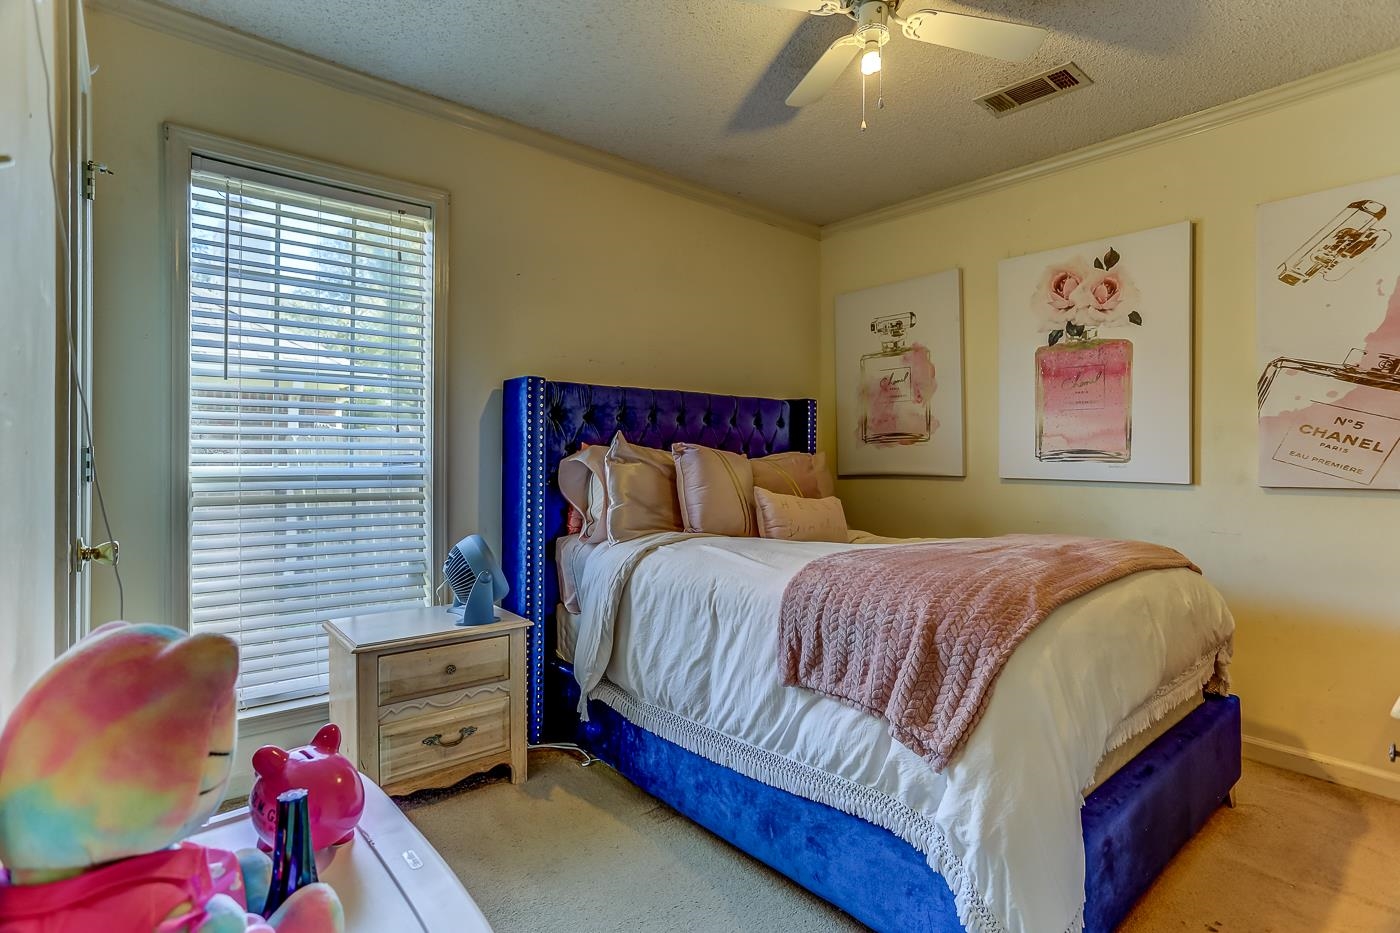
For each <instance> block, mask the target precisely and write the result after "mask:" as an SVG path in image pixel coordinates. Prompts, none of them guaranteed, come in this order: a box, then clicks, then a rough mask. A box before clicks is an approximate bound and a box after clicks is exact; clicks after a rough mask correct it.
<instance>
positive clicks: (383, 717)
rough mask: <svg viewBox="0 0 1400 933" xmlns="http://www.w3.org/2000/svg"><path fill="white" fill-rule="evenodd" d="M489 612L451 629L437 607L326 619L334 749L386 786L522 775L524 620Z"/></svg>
mask: <svg viewBox="0 0 1400 933" xmlns="http://www.w3.org/2000/svg"><path fill="white" fill-rule="evenodd" d="M497 611H498V612H499V614H500V621H498V622H492V623H491V624H490V625H471V626H460V625H457V624H456V621H457V618H458V617H457V616H455V615H453V614H451V613H450V612H449V611H448V609H447V607H445V606H433V607H425V608H422V609H402V610H398V611H395V612H380V613H374V614H372V615H362V616H351V617H349V618H345V619H333V620H332V621H330V622H327V623H325V629H326V633H327V634H328V635H330V646H331V653H330V693H331V701H330V713H331V720H332V721H333V722H335V723H337V724H338V725H339V726H340V730H341V735H342V737H343V745H342V748H341V751H342V753H344V754H345V755H346V756H347V757H348V758H350V760H351V761H353V762H355V764H356V765H357V766H358V767H359V769H360V770H361V771H363V772H364V773H365V774H367V775H369V777H370V778H371V779H372V780H374V781H375V783H377V784H379V786H381V787H383V788H384V790H385V791H386V792H388V793H390V794H408V793H412V792H413V791H416V790H422V789H423V788H426V787H447V786H449V785H452V784H455V783H457V782H458V781H460V780H461V779H462V778H464V777H468V776H469V775H472V774H476V773H478V772H480V771H487V770H489V769H491V768H493V767H495V766H496V765H498V764H508V765H510V779H511V782H512V783H515V784H519V783H520V782H521V781H523V780H525V777H526V751H527V749H526V745H525V704H526V697H525V633H526V630H527V629H529V627H530V622H529V620H527V619H523V618H521V617H520V616H518V615H515V614H514V613H512V612H507V611H505V610H504V609H498V610H497Z"/></svg>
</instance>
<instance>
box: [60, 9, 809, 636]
mask: <svg viewBox="0 0 1400 933" xmlns="http://www.w3.org/2000/svg"><path fill="white" fill-rule="evenodd" d="M88 36H89V43H90V54H91V58H92V61H93V64H94V65H95V66H96V67H98V68H99V69H100V70H99V71H98V73H97V75H96V78H95V80H94V83H95V91H94V93H95V95H96V127H95V134H94V135H95V143H96V152H97V155H98V157H99V158H100V159H101V160H102V161H104V162H106V163H107V164H109V165H110V166H111V167H112V168H113V170H114V171H115V172H116V175H115V177H113V178H110V179H105V180H104V181H103V184H102V190H101V198H100V201H99V202H98V204H97V219H96V244H95V251H96V285H95V293H96V295H97V307H96V341H97V342H96V347H97V352H96V360H95V367H96V375H95V380H96V391H95V392H94V396H95V399H96V403H97V410H96V413H95V417H96V423H97V427H96V430H97V434H98V442H99V444H100V446H101V447H102V449H103V454H104V469H105V472H106V477H105V479H104V488H105V491H106V493H107V500H108V503H109V506H110V509H111V518H112V524H113V528H114V531H115V533H116V534H117V535H118V536H119V537H120V538H121V541H122V568H123V570H124V572H125V579H126V607H127V608H126V613H127V616H128V617H129V618H132V619H148V620H164V619H169V618H171V615H172V612H171V609H172V607H171V606H170V605H169V604H168V602H169V596H168V592H167V590H168V587H167V585H166V575H167V568H168V567H169V566H170V561H171V559H172V548H175V549H178V548H179V547H180V546H181V545H180V543H179V542H175V541H172V540H171V537H170V534H169V517H170V508H171V494H170V490H171V486H172V483H174V482H175V481H176V477H177V475H178V474H177V473H176V471H175V469H174V467H175V466H176V464H174V463H172V456H171V445H170V441H169V438H170V436H171V424H170V399H169V392H170V373H171V369H170V367H171V346H170V345H171V336H170V335H171V324H170V313H171V312H170V298H169V294H168V288H167V286H166V285H165V281H166V278H167V275H166V271H165V269H166V267H165V265H164V263H163V259H164V255H163V253H164V250H165V249H166V244H165V242H164V241H163V240H162V238H161V229H160V216H161V215H160V203H161V191H160V177H161V176H160V165H161V151H162V141H161V137H160V132H159V130H160V126H161V123H162V121H173V122H176V123H181V124H185V125H189V126H192V127H194V128H197V129H201V130H206V131H209V132H213V133H218V134H221V135H225V136H231V137H235V138H238V139H242V140H246V141H249V142H254V143H258V144H262V145H265V146H269V147H273V148H277V149H282V150H286V151H289V152H292V153H296V154H299V155H305V156H309V157H313V158H318V159H323V160H327V161H332V162H340V163H343V164H345V165H348V166H350V167H353V168H357V169H362V170H366V171H370V172H376V173H379V174H382V175H387V176H390V177H395V178H402V179H404V180H407V181H411V182H415V183H418V184H423V185H429V186H433V187H438V188H442V189H445V190H447V191H448V192H449V193H450V196H451V199H452V203H451V209H452V237H451V243H450V247H449V252H448V259H449V261H450V276H451V286H450V301H449V304H448V306H447V307H445V308H440V309H439V311H440V313H443V314H446V315H447V322H448V328H449V337H448V343H447V345H446V347H445V348H443V352H444V354H445V363H446V374H447V379H448V387H449V395H450V399H449V404H448V412H447V417H448V424H449V428H448V435H449V442H450V458H449V460H448V461H447V463H446V464H445V465H442V467H443V475H444V478H445V480H446V494H447V497H448V511H449V523H448V525H449V527H448V529H447V531H448V538H449V540H456V537H457V536H460V535H462V534H464V533H466V532H468V531H470V530H481V531H483V532H484V533H485V534H486V535H487V536H488V538H490V539H494V540H499V533H500V508H499V502H500V467H499V464H500V453H501V451H500V447H501V440H500V417H501V415H500V394H499V389H500V385H501V382H502V381H503V380H504V379H506V378H509V377H511V376H517V375H522V374H538V375H546V376H550V377H553V378H559V379H577V380H589V381H602V382H620V383H630V384H637V385H659V386H676V387H682V388H692V389H703V390H710V391H716V392H744V393H753V394H766V395H778V396H802V395H811V394H813V393H814V392H815V390H816V388H817V380H818V373H817V361H818V335H817V333H816V330H815V329H814V328H813V327H812V315H813V308H814V307H815V306H816V304H817V287H818V269H817V264H818V244H817V242H816V240H814V239H810V238H806V237H803V236H801V235H799V234H795V233H792V232H790V231H785V230H781V229H778V228H775V227H771V226H768V225H765V224H763V223H761V222H758V221H756V220H751V219H746V218H743V217H740V216H737V215H735V214H731V213H728V212H726V211H724V210H721V209H719V208H716V207H712V206H708V205H705V204H701V203H699V202H696V201H692V200H688V199H686V198H683V197H680V196H677V195H674V194H670V193H667V192H664V191H661V190H660V189H657V188H654V187H651V186H648V185H646V184H643V183H640V182H637V181H633V180H628V179H624V178H622V177H619V176H617V175H612V174H608V173H605V172H601V171H598V170H596V169H592V168H588V167H585V166H582V165H579V164H576V163H574V162H571V161H568V160H565V159H562V158H560V157H558V156H555V155H550V154H548V153H545V152H542V151H540V150H536V149H532V148H529V147H527V146H524V145H521V144H518V143H513V142H509V141H506V140H503V139H500V138H498V137H495V136H491V135H488V134H485V133H481V132H476V131H472V130H468V129H464V128H461V127H459V126H456V125H453V124H451V123H448V122H446V121H443V120H438V119H434V118H431V117H428V116H424V115H421V114H417V113H414V112H411V111H408V110H405V109H400V108H397V107H394V106H391V105H388V104H384V103H380V102H377V101H374V100H371V99H369V98H366V97H361V96H356V95H354V94H350V93H346V92H343V91H340V90H336V89H333V88H331V87H328V86H326V85H323V84H320V83H317V82H314V81H311V80H309V79H306V78H302V77H296V76H293V75H290V74H288V73H285V72H282V71H278V70H274V69H272V68H270V67H265V66H262V65H258V64H254V63H252V62H250V61H247V60H244V59H240V58H235V57H232V56H230V55H227V54H223V53H219V52H214V51H211V50H209V49H207V48H205V47H203V46H199V45H195V44H193V43H191V42H188V41H185V40H182V39H178V38H175V37H172V36H170V35H167V34H163V33H158V32H154V31H151V30H148V29H146V28H143V27H140V26H137V25H134V24H133V23H131V22H129V21H127V20H125V19H121V18H118V17H116V16H113V15H110V14H105V13H102V12H92V13H91V15H90V17H89V20H88ZM94 604H95V605H94V621H95V622H101V621H103V620H105V619H108V618H111V617H112V616H113V615H114V613H115V612H116V604H115V593H114V592H113V590H112V589H111V588H110V587H99V588H98V589H97V592H96V593H95V595H94Z"/></svg>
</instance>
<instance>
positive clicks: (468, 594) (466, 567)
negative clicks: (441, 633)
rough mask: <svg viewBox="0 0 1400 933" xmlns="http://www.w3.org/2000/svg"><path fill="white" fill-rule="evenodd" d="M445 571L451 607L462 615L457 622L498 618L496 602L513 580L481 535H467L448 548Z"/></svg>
mask: <svg viewBox="0 0 1400 933" xmlns="http://www.w3.org/2000/svg"><path fill="white" fill-rule="evenodd" d="M442 575H443V576H444V577H445V578H446V581H447V585H448V586H449V587H451V588H452V608H451V609H449V610H448V611H449V612H454V613H456V614H458V615H460V616H461V617H462V621H460V622H458V623H457V624H458V625H487V624H489V623H491V622H495V621H497V620H498V619H499V618H500V617H499V616H497V615H496V603H497V601H499V600H502V599H505V598H506V596H507V595H508V594H509V593H510V584H509V583H507V582H506V575H505V574H504V573H502V572H501V565H500V564H498V563H496V555H494V554H492V553H491V548H489V547H487V545H486V542H485V541H484V540H483V539H482V537H481V535H467V536H466V537H465V538H463V539H462V540H461V541H458V542H457V544H456V545H455V546H454V547H453V548H452V550H450V551H448V552H447V560H445V561H443V562H442Z"/></svg>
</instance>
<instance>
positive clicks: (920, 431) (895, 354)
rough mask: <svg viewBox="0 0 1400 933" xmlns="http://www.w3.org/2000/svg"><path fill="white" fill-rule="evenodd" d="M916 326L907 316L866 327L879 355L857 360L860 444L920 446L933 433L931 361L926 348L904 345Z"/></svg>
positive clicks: (890, 317) (880, 320) (910, 314)
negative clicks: (875, 336) (873, 336)
mask: <svg viewBox="0 0 1400 933" xmlns="http://www.w3.org/2000/svg"><path fill="white" fill-rule="evenodd" d="M918 323H919V321H918V317H917V316H916V315H915V314H914V313H913V312H912V311H906V312H904V313H902V314H890V315H885V316H883V317H877V318H875V319H874V320H872V321H871V322H870V332H871V333H873V334H878V335H879V337H880V349H879V351H878V352H875V353H867V354H865V355H864V356H862V357H861V358H860V384H859V392H860V409H859V410H860V413H861V414H860V439H861V441H862V442H864V443H866V444H875V445H881V446H884V445H896V444H897V445H909V444H923V443H927V442H928V440H929V439H930V438H931V437H933V435H934V432H935V431H937V430H938V421H937V419H936V418H934V417H933V393H934V392H935V391H936V390H937V388H938V384H937V381H936V380H935V378H934V371H933V359H932V358H931V357H930V355H929V351H928V347H925V346H922V345H921V344H918V343H914V344H912V345H911V344H908V343H905V340H904V338H905V336H906V335H907V334H908V332H909V331H911V330H913V329H914V328H915V327H916V326H917V325H918Z"/></svg>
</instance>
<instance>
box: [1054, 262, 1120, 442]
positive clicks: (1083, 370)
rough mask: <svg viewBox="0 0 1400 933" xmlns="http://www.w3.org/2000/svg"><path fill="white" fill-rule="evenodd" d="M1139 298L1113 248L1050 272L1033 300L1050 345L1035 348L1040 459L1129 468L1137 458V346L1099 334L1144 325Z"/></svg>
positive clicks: (1058, 266) (1065, 264) (1057, 266)
mask: <svg viewBox="0 0 1400 933" xmlns="http://www.w3.org/2000/svg"><path fill="white" fill-rule="evenodd" d="M1139 302H1140V296H1139V294H1138V291H1137V288H1136V287H1135V286H1134V285H1133V284H1132V282H1131V281H1130V280H1129V278H1128V275H1127V273H1126V271H1125V270H1124V269H1123V267H1122V256H1120V255H1119V254H1118V252H1117V250H1115V249H1113V248H1112V247H1110V248H1109V250H1108V252H1106V253H1104V255H1102V256H1098V257H1095V258H1094V260H1093V263H1092V264H1090V263H1086V262H1085V261H1084V260H1083V259H1082V258H1075V259H1073V260H1070V261H1069V262H1065V263H1060V264H1057V265H1054V266H1051V267H1049V268H1047V269H1046V270H1045V274H1044V276H1043V278H1042V281H1041V283H1040V286H1039V288H1038V289H1037V291H1036V294H1035V296H1034V298H1033V301H1032V310H1033V311H1034V312H1035V313H1036V314H1037V316H1038V317H1039V319H1040V322H1041V326H1042V329H1045V330H1049V336H1048V338H1047V340H1046V343H1045V345H1044V346H1042V347H1040V348H1038V349H1037V350H1036V351H1035V457H1036V459H1037V460H1040V461H1042V462H1076V461H1083V462H1101V463H1127V462H1128V461H1130V460H1131V459H1132V456H1133V343H1132V341H1131V340H1128V339H1126V338H1123V337H1100V336H1099V334H1100V331H1102V330H1108V329H1113V328H1117V327H1121V326H1123V325H1126V324H1133V325H1138V326H1141V325H1142V314H1141V313H1140V312H1139V311H1138V310H1137V308H1138V304H1139Z"/></svg>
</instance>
